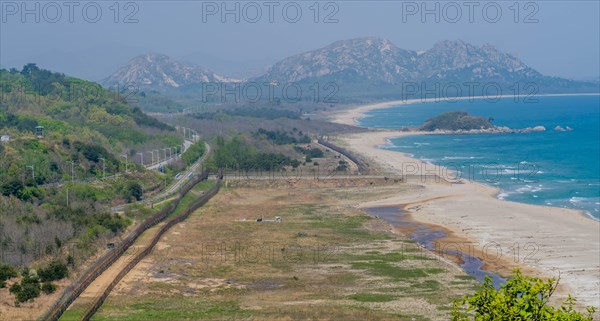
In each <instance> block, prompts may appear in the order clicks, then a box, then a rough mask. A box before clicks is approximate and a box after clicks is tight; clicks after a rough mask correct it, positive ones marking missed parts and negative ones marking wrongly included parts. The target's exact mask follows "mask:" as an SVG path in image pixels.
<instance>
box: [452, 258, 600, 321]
mask: <svg viewBox="0 0 600 321" xmlns="http://www.w3.org/2000/svg"><path fill="white" fill-rule="evenodd" d="M557 286H558V281H557V280H555V279H550V280H548V281H544V280H541V279H539V278H535V277H528V276H524V275H523V274H521V272H520V271H519V270H518V269H515V271H514V275H513V277H512V278H511V279H510V280H508V281H507V282H506V284H504V285H502V286H501V287H500V289H498V290H496V289H495V288H494V286H493V284H492V278H490V277H489V276H486V277H485V280H484V282H483V284H482V285H481V288H480V290H478V291H476V292H475V294H473V295H471V296H466V297H465V298H464V299H462V300H461V301H457V302H455V303H454V307H453V308H452V321H469V320H476V321H496V320H505V321H513V320H514V321H517V320H538V321H592V318H593V316H592V315H593V313H594V312H595V308H594V307H588V308H587V310H588V313H586V314H581V313H579V312H577V311H575V310H573V306H574V305H575V303H576V301H575V299H573V298H572V297H571V296H570V295H569V298H568V299H567V300H566V301H565V302H564V304H563V305H562V306H561V307H560V308H556V307H553V306H550V305H548V301H549V300H550V297H551V296H552V294H553V293H554V291H555V290H556V287H557ZM465 305H466V308H465Z"/></svg>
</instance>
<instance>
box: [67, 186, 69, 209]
mask: <svg viewBox="0 0 600 321" xmlns="http://www.w3.org/2000/svg"><path fill="white" fill-rule="evenodd" d="M67 207H69V188H68V187H67Z"/></svg>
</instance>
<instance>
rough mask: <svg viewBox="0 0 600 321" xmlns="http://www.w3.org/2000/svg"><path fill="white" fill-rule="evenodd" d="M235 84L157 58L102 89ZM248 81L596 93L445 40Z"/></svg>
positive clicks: (289, 62) (494, 52)
mask: <svg viewBox="0 0 600 321" xmlns="http://www.w3.org/2000/svg"><path fill="white" fill-rule="evenodd" d="M215 81H218V82H235V81H237V80H234V79H230V78H227V77H225V76H222V75H217V74H215V73H213V72H211V71H209V70H207V69H204V68H202V67H199V66H195V65H192V64H188V63H182V62H177V61H174V60H173V59H171V58H169V57H167V56H164V55H159V54H147V55H143V56H138V57H136V58H134V59H132V60H131V61H130V62H129V63H128V64H127V65H125V66H123V67H122V68H120V69H119V70H118V71H117V72H116V73H115V74H113V75H111V76H110V77H108V78H107V79H105V80H104V81H103V84H104V85H110V84H113V83H121V84H123V83H127V82H134V83H137V84H139V86H140V88H142V89H144V88H147V89H154V90H161V89H162V90H166V89H174V88H179V87H184V86H188V85H197V84H199V83H203V82H215ZM247 81H257V82H269V83H290V82H295V83H299V84H303V85H309V84H311V83H314V82H321V83H326V82H336V83H337V84H338V86H339V87H340V91H341V92H342V89H345V90H346V91H345V93H346V94H351V93H354V94H356V95H366V96H370V95H372V96H377V95H378V94H382V93H383V94H392V95H393V94H394V93H395V92H397V91H398V90H401V85H402V84H404V83H407V82H416V83H449V82H456V83H460V84H462V83H466V82H484V81H485V82H495V83H498V84H501V85H502V86H503V87H507V88H508V87H510V86H511V85H512V84H514V83H528V82H529V83H531V82H533V83H536V84H537V85H538V87H539V91H540V92H583V91H587V92H590V91H591V92H597V91H598V84H597V83H594V82H579V81H572V80H568V79H564V78H557V77H548V76H544V75H542V74H541V73H539V72H538V71H536V70H535V69H533V68H531V67H529V66H527V65H526V64H525V63H523V62H522V61H521V60H519V59H518V58H517V57H515V56H513V55H510V54H507V53H503V52H501V51H500V50H498V49H497V48H495V47H494V46H492V45H483V46H481V47H478V46H475V45H472V44H469V43H466V42H464V41H462V40H454V41H449V40H446V41H442V42H439V43H437V44H435V45H434V46H433V48H431V49H429V50H427V51H424V52H417V51H413V50H405V49H401V48H399V47H397V46H396V45H394V44H393V43H391V42H390V41H389V40H385V39H381V38H375V37H366V38H356V39H350V40H341V41H337V42H334V43H332V44H330V45H328V46H326V47H323V48H320V49H317V50H313V51H308V52H304V53H301V54H298V55H294V56H291V57H288V58H285V59H283V60H281V61H279V62H277V63H275V64H274V65H273V66H271V67H270V68H269V69H268V70H267V72H266V73H264V74H263V75H260V76H258V77H255V78H252V79H249V80H247Z"/></svg>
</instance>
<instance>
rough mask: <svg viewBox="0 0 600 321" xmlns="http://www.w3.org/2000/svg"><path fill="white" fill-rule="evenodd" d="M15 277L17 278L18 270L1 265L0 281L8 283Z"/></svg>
mask: <svg viewBox="0 0 600 321" xmlns="http://www.w3.org/2000/svg"><path fill="white" fill-rule="evenodd" d="M14 277H17V270H15V269H14V268H13V267H12V266H10V265H6V264H0V281H7V280H10V279H12V278H14Z"/></svg>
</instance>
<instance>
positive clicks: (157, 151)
mask: <svg viewBox="0 0 600 321" xmlns="http://www.w3.org/2000/svg"><path fill="white" fill-rule="evenodd" d="M154 152H156V162H157V163H160V153H159V152H160V151H159V150H158V149H155V150H154V151H153V152H152V153H154ZM153 155H154V154H153Z"/></svg>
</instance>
